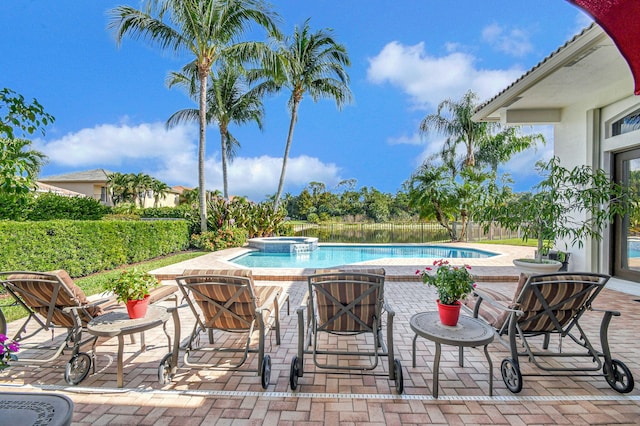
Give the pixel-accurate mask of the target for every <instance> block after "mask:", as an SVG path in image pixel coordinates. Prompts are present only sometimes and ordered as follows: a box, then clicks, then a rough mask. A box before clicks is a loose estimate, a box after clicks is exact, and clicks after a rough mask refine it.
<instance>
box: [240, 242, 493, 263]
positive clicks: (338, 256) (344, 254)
mask: <svg viewBox="0 0 640 426" xmlns="http://www.w3.org/2000/svg"><path fill="white" fill-rule="evenodd" d="M496 255H497V253H492V252H489V251H483V250H476V249H469V248H452V247H445V246H429V245H420V246H418V245H411V246H390V245H384V246H380V245H354V246H339V245H322V246H319V247H318V249H316V250H313V251H310V252H302V253H297V254H296V253H264V252H252V253H247V254H244V255H242V256H239V257H236V258H234V259H231V262H233V263H236V264H238V265H242V266H246V267H252V268H328V267H332V266H340V265H349V264H353V263H358V262H364V261H367V260H377V259H384V258H391V259H402V258H435V259H441V258H463V259H470V258H472V259H480V258H487V257H492V256H496Z"/></svg>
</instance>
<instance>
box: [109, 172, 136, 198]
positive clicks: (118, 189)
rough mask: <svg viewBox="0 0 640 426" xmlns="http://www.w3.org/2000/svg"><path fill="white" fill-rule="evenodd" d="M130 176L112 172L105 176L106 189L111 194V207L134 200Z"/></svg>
mask: <svg viewBox="0 0 640 426" xmlns="http://www.w3.org/2000/svg"><path fill="white" fill-rule="evenodd" d="M131 176H132V175H131V174H130V173H128V174H124V173H120V172H114V173H111V174H109V175H108V176H107V187H108V188H109V192H110V193H111V200H112V201H113V205H114V206H115V205H118V204H120V203H124V202H131V201H133V200H134V192H133V186H132V181H131Z"/></svg>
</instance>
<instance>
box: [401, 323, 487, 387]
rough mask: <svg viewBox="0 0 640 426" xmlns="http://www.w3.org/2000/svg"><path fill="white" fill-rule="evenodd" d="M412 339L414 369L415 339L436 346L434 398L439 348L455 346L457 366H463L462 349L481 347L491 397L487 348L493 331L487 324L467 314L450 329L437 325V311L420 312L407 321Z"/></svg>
mask: <svg viewBox="0 0 640 426" xmlns="http://www.w3.org/2000/svg"><path fill="white" fill-rule="evenodd" d="M409 324H410V326H411V330H413V332H414V333H416V335H415V336H414V337H413V367H415V366H416V339H417V338H418V336H421V337H424V338H425V339H428V340H431V341H432V342H434V343H435V344H436V354H435V358H434V361H433V393H432V394H433V397H434V398H437V397H438V375H439V369H440V349H441V347H440V345H451V346H458V347H459V348H460V349H459V352H460V353H459V361H458V363H459V365H460V367H464V358H463V353H464V348H465V347H476V346H484V354H485V356H486V357H487V361H488V363H489V396H493V364H492V363H491V358H490V357H489V351H488V349H487V346H488V345H489V343H491V342H493V337H494V331H493V329H492V328H491V327H490V326H489V325H488V324H485V323H484V322H482V321H481V320H478V319H476V318H472V317H469V316H466V315H460V319H459V320H458V325H456V326H455V327H450V326H446V325H443V324H442V323H441V322H440V316H439V314H438V312H421V313H418V314H415V315H414V316H412V317H411V320H410V323H409Z"/></svg>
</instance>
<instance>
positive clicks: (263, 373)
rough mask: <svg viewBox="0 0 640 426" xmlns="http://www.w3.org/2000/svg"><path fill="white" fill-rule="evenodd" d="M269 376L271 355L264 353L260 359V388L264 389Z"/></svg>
mask: <svg viewBox="0 0 640 426" xmlns="http://www.w3.org/2000/svg"><path fill="white" fill-rule="evenodd" d="M270 378H271V357H270V356H269V355H265V356H264V358H263V359H262V365H261V367H260V379H261V384H262V389H266V388H267V387H268V386H269V379H270Z"/></svg>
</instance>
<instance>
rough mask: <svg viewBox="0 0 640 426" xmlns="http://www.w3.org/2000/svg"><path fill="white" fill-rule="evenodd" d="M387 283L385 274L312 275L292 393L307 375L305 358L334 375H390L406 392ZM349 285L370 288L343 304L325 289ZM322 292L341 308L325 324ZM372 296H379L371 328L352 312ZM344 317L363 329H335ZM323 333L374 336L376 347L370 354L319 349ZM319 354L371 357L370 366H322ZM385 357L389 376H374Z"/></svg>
mask: <svg viewBox="0 0 640 426" xmlns="http://www.w3.org/2000/svg"><path fill="white" fill-rule="evenodd" d="M384 280H385V276H384V275H380V274H375V273H370V272H360V271H339V272H319V273H316V274H313V275H310V276H308V278H307V282H308V286H309V288H308V292H307V294H306V295H305V296H304V298H303V301H302V303H301V305H300V307H299V308H298V309H297V310H296V313H297V315H298V351H297V355H296V356H295V357H294V358H293V360H292V362H291V371H290V379H289V385H290V387H291V389H292V390H295V389H296V388H297V387H298V378H299V377H302V376H303V375H304V356H305V355H312V356H313V357H312V358H313V363H314V365H315V366H316V367H318V368H320V369H327V370H330V371H331V373H334V374H362V375H365V374H368V375H374V376H388V378H389V380H393V381H395V385H396V390H397V392H398V393H402V392H403V390H404V380H403V374H402V365H401V364H400V361H399V360H398V359H396V358H395V357H394V344H393V319H394V317H395V311H394V310H393V309H392V308H391V306H390V305H389V304H388V303H387V302H386V301H385V300H384ZM345 284H358V285H360V286H364V287H368V288H367V289H366V290H364V291H363V292H362V293H361V294H360V295H358V296H357V297H356V298H355V299H354V300H351V301H346V302H341V301H340V300H338V299H337V298H336V297H335V295H334V294H332V292H330V291H328V290H326V288H324V287H325V286H344V285H345ZM318 292H319V293H321V294H322V295H323V296H325V297H326V298H327V300H328V301H330V302H332V304H333V306H335V307H336V308H337V312H336V313H335V314H334V315H333V316H332V317H331V318H327V319H326V321H324V322H320V321H319V318H318V315H317V313H318V312H317V293H318ZM370 295H376V305H375V314H374V320H373V325H372V326H369V325H368V324H367V323H366V321H364V320H363V318H360V317H359V316H358V315H356V314H355V313H354V312H353V310H352V309H353V308H354V307H356V306H358V304H359V303H360V302H361V301H363V300H364V299H365V298H367V297H369V296H370ZM305 312H306V321H305ZM384 313H386V319H387V321H386V325H387V327H386V335H387V339H386V342H385V339H384V337H383V335H382V317H383V315H384ZM343 316H347V317H349V318H351V319H352V320H353V321H354V322H355V323H356V324H358V325H359V326H360V329H359V330H344V331H341V330H332V329H331V324H333V323H335V322H336V321H337V320H339V319H340V318H341V317H343ZM305 325H306V331H305ZM320 332H325V333H330V334H335V335H342V336H348V335H357V334H363V333H371V334H372V335H373V341H374V343H373V348H372V349H371V350H370V351H365V352H362V351H358V352H354V351H343V350H330V349H320V348H319V347H318V335H319V333H320ZM308 348H311V349H308ZM319 355H337V356H338V357H340V356H360V357H369V358H370V364H369V365H368V366H367V365H363V366H345V365H339V364H331V363H329V362H328V361H327V362H326V363H322V362H321V361H320V360H319V359H318V356H319ZM382 356H385V357H387V358H388V374H376V373H372V372H371V371H372V370H375V369H376V368H377V366H378V362H379V357H382ZM354 371H355V373H354ZM358 372H359V373H358Z"/></svg>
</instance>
